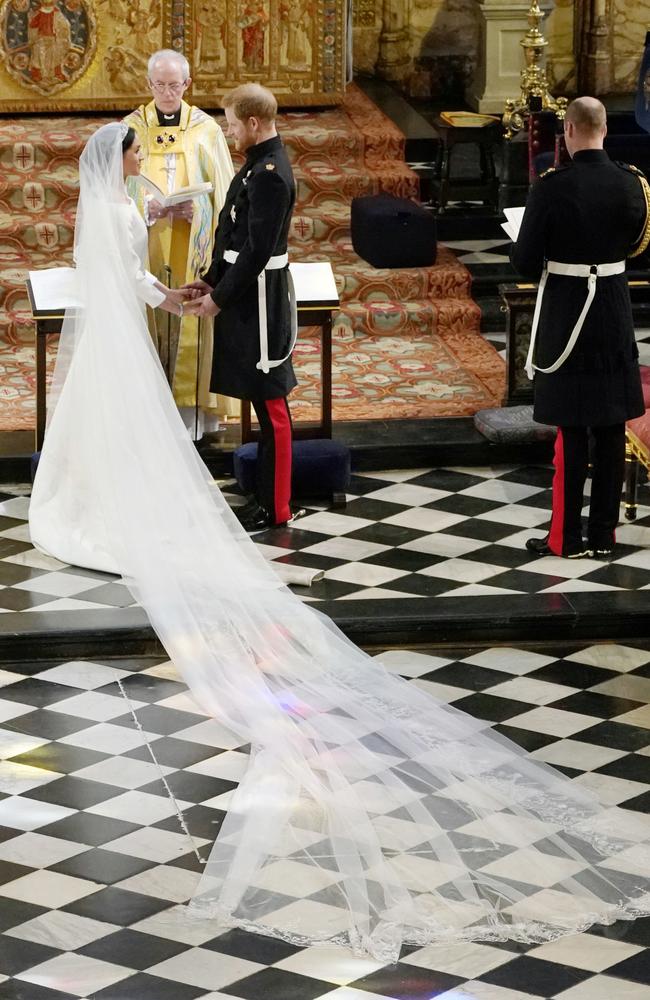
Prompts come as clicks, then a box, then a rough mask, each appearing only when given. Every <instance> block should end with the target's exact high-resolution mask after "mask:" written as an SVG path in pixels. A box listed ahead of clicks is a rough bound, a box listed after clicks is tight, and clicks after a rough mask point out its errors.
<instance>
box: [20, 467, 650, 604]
mask: <svg viewBox="0 0 650 1000" xmlns="http://www.w3.org/2000/svg"><path fill="white" fill-rule="evenodd" d="M551 478H552V471H551V469H550V468H547V467H542V466H516V467H513V466H498V467H495V468H489V467H481V468H469V467H448V468H438V469H430V470H422V469H419V470H418V469H400V470H395V471H387V472H376V473H375V472H372V473H362V474H358V475H355V476H353V478H352V483H351V485H350V492H349V494H348V496H349V500H348V504H347V507H346V508H344V509H343V510H341V511H331V510H325V509H318V508H315V507H314V508H312V507H310V508H308V509H307V513H306V515H305V516H304V517H302V518H301V519H300V520H298V521H297V522H296V524H295V527H292V528H288V529H276V530H272V531H266V532H261V533H258V534H256V535H255V536H254V537H255V540H256V542H257V544H258V545H259V546H260V548H261V550H262V551H263V553H264V554H265V555H266V556H267V557H268V558H270V559H274V560H278V561H280V562H285V563H293V564H296V565H299V566H310V567H314V568H317V569H322V570H324V572H325V578H324V579H323V580H322V581H320V582H319V583H316V584H314V585H313V586H312V587H311V588H310V589H309V590H307V589H301V590H300V591H299V592H300V593H301V595H302V596H303V597H304V599H305V600H310V601H319V600H338V599H341V598H355V599H366V600H380V599H381V600H385V599H387V598H393V599H397V598H403V597H444V598H447V599H448V598H453V597H480V596H489V595H504V594H505V595H507V594H529V595H531V594H540V593H544V594H547V593H556V592H565V593H568V592H572V591H583V592H584V591H603V590H614V591H616V590H629V591H636V590H650V506H648V505H644V501H646V502H647V501H648V498H647V487H642V488H641V489H640V500H641V503H640V506H639V511H638V517H637V520H636V521H635V522H634V523H632V524H623V525H622V526H621V527H620V528H619V531H618V533H617V539H618V544H617V549H616V558H615V559H613V560H612V561H609V562H602V561H598V560H594V559H576V560H566V559H559V558H555V557H546V558H542V559H540V558H538V557H536V556H532V555H530V554H529V553H528V552H526V550H525V548H524V541H525V539H526V538H528V537H530V536H537V537H542V536H543V535H544V534H545V531H546V528H545V526H546V525H547V523H548V519H549V511H550V505H551V490H550V485H551ZM223 488H224V491H225V492H226V494H227V495H230V493H232V496H231V499H232V502H233V503H236V502H238V501H239V500H240V498H239V497H237V496H236V491H237V488H236V486H235V485H234V484H232V482H227V483H224V484H223ZM14 492H20V489H19V488H17V489H16V491H14ZM28 504H29V500H28V497H26V496H20V495H19V496H14V495H11V493H10V492H8V491H5V492H4V493H0V611H4V612H12V611H13V612H26V613H32V614H33V613H39V612H58V611H73V612H74V611H76V612H80V613H82V612H84V611H89V610H94V611H96V610H97V609H101V608H114V609H115V608H125V607H129V606H131V605H132V604H133V599H132V597H131V594H130V592H129V591H128V589H127V588H126V587H125V586H124V584H123V583H121V582H120V581H119V580H118V579H117V578H115V577H111V576H108V575H106V574H102V573H94V572H91V571H89V570H81V569H78V568H76V567H72V566H66V565H64V564H62V563H59V562H57V561H56V560H54V559H50V558H49V557H47V556H44V555H42V554H41V553H39V552H37V551H35V550H34V549H33V548H32V546H31V543H30V540H29V531H28V525H27V522H26V518H27V512H28Z"/></svg>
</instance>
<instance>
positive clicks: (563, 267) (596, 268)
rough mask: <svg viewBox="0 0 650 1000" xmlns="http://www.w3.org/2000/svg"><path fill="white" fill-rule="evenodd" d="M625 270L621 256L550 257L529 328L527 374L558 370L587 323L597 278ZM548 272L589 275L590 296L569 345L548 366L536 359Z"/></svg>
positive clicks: (580, 275)
mask: <svg viewBox="0 0 650 1000" xmlns="http://www.w3.org/2000/svg"><path fill="white" fill-rule="evenodd" d="M624 271H625V261H624V260H619V261H616V262H615V263H614V264H562V263H560V262H559V261H557V260H549V261H547V262H546V266H545V268H544V271H543V274H542V277H541V280H540V283H539V288H538V290H537V301H536V302H535V313H534V315H533V325H532V327H531V331H530V347H529V348H528V356H527V358H526V364H525V366H524V367H525V369H526V374H527V375H528V378H532V377H533V374H534V372H536V371H538V372H542V374H543V375H551V374H552V373H553V372H556V371H557V370H558V368H561V367H562V365H563V364H564V362H565V361H566V359H567V358H568V357H569V355H570V354H571V351H572V350H573V348H574V347H575V346H576V343H577V341H578V337H579V336H580V331H581V330H582V327H583V325H584V322H585V319H586V318H587V313H588V312H589V310H590V309H591V303H592V302H593V301H594V296H595V294H596V282H597V280H598V278H609V277H611V276H612V275H613V274H623V272H624ZM549 274H563V275H565V276H566V277H569V278H586V279H587V298H586V299H585V304H584V306H583V307H582V312H581V313H580V315H579V316H578V319H577V320H576V325H575V326H574V328H573V330H572V331H571V335H570V337H569V339H568V340H567V343H566V347H565V348H564V350H563V351H562V353H561V354H560V356H559V358H557V360H556V361H554V362H553V364H552V365H549V366H548V368H540V367H539V365H536V364H535V363H534V361H533V358H534V356H535V340H536V338H537V327H538V326H539V317H540V315H541V312H542V299H543V298H544V288H545V287H546V279H547V277H548V275H549Z"/></svg>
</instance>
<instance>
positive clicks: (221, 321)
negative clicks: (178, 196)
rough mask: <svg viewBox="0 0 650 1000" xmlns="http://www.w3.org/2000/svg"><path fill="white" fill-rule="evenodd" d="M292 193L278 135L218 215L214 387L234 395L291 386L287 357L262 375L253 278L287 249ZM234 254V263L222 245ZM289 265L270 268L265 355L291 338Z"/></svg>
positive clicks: (210, 278) (252, 161) (212, 281)
mask: <svg viewBox="0 0 650 1000" xmlns="http://www.w3.org/2000/svg"><path fill="white" fill-rule="evenodd" d="M295 198H296V189H295V184H294V180H293V172H292V170H291V164H290V162H289V157H288V156H287V153H286V150H285V148H284V146H283V144H282V140H281V139H280V138H279V136H276V137H274V138H272V139H266V140H265V141H264V142H261V143H258V144H257V145H256V146H252V147H251V148H250V149H249V150H247V153H246V161H245V163H244V165H243V167H242V168H241V170H239V171H238V173H237V174H236V175H235V176H234V177H233V179H232V182H231V184H230V187H229V189H228V194H227V196H226V201H225V204H224V206H223V208H222V209H221V212H220V214H219V221H218V224H217V232H216V238H215V245H214V252H213V256H212V263H211V264H210V267H209V269H208V271H207V272H206V274H204V275H203V278H204V280H205V281H207V283H208V284H209V285H212V287H213V291H212V293H211V294H212V298H213V299H214V301H215V302H216V304H217V305H218V306H219V308H220V312H219V313H218V314H217V316H215V322H214V351H213V360H212V379H211V382H210V388H211V390H212V392H220V393H223V394H224V395H226V396H234V397H235V398H236V399H252V400H255V399H279V398H281V397H282V396H286V395H287V394H288V393H289V392H290V391H291V389H293V387H294V386H295V385H296V378H295V375H294V373H293V367H292V365H291V359H290V358H289V359H288V360H287V361H285V362H284V364H282V365H279V366H278V367H277V368H271V370H270V372H269V373H268V374H267V375H265V374H264V373H263V372H262V371H260V370H259V369H257V368H256V365H257V362H258V361H259V360H260V331H259V317H258V290H257V276H258V275H259V274H260V273H261V272H262V269H263V268H264V265H265V264H266V262H267V261H268V259H269V257H275V256H276V255H278V254H283V253H286V251H287V237H288V234H289V225H290V223H291V212H292V210H293V205H294V201H295ZM226 250H236V251H238V253H239V256H238V258H237V260H236V261H235V262H234V263H233V264H229V263H227V262H226V261H225V260H224V259H223V255H224V251H226ZM287 271H288V268H283V269H282V270H274V271H267V272H266V274H265V279H266V305H267V308H266V314H267V327H268V343H269V358H270V359H271V360H273V359H275V358H283V357H284V356H285V354H286V353H287V351H288V350H289V345H290V341H291V315H290V307H289V297H288V287H287Z"/></svg>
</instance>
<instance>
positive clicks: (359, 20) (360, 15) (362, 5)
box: [352, 0, 377, 28]
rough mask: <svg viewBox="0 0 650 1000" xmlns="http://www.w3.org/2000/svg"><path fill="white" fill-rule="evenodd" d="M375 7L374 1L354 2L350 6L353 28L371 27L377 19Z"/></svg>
mask: <svg viewBox="0 0 650 1000" xmlns="http://www.w3.org/2000/svg"><path fill="white" fill-rule="evenodd" d="M375 7H376V0H354V2H353V5H352V20H353V22H354V25H355V27H360V28H371V27H373V26H374V24H375V22H376V19H377V15H376V13H375Z"/></svg>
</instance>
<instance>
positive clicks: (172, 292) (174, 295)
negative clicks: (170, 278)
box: [167, 288, 187, 305]
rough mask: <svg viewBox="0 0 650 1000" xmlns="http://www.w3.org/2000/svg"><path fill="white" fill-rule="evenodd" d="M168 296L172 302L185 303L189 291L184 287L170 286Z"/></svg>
mask: <svg viewBox="0 0 650 1000" xmlns="http://www.w3.org/2000/svg"><path fill="white" fill-rule="evenodd" d="M167 298H168V299H169V300H170V302H175V303H176V305H185V300H186V299H187V292H185V291H184V290H183V289H182V288H168V289H167Z"/></svg>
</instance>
